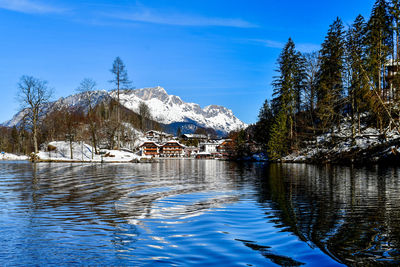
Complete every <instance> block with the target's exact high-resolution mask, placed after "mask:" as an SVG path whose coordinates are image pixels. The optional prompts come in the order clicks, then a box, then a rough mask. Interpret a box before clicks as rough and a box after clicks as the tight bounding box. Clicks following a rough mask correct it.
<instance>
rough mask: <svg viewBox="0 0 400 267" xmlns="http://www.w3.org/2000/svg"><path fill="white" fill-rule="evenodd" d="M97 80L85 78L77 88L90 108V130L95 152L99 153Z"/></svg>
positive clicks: (88, 113)
mask: <svg viewBox="0 0 400 267" xmlns="http://www.w3.org/2000/svg"><path fill="white" fill-rule="evenodd" d="M96 86H97V84H96V82H95V81H94V80H92V79H90V78H85V79H83V80H82V82H81V83H80V85H79V87H78V88H77V91H78V92H81V93H82V97H83V99H84V102H85V105H86V107H87V108H88V111H87V118H88V121H89V128H90V129H89V130H90V135H91V139H92V145H93V148H94V151H95V153H96V154H97V153H98V151H97V123H96V122H97V118H96V113H95V107H96V103H95V97H94V95H95V94H96V91H95V90H96Z"/></svg>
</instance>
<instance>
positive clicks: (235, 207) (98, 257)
mask: <svg viewBox="0 0 400 267" xmlns="http://www.w3.org/2000/svg"><path fill="white" fill-rule="evenodd" d="M399 173H400V169H397V168H385V167H370V168H362V169H355V168H350V167H338V166H336V167H329V166H323V167H318V166H313V165H300V164H284V165H275V164H272V165H268V164H246V165H240V164H235V163H230V162H222V161H213V160H204V161H202V160H197V161H195V160H165V161H161V162H159V163H153V164H109V165H107V164H105V165H89V164H87V165H82V164H54V163H53V164H49V163H40V164H31V163H27V162H23V163H21V162H19V163H18V162H0V265H114V266H115V265H118V266H121V265H122V266H126V265H141V266H143V265H154V264H161V265H167V266H171V265H177V266H182V265H210V266H216V265H219V266H221V265H223V266H265V265H267V266H268V265H285V266H300V265H304V264H307V265H310V266H313V265H314V266H336V265H342V264H346V265H360V266H366V265H376V264H382V265H388V264H393V265H396V264H400V261H399V260H400V250H399V249H400V179H399Z"/></svg>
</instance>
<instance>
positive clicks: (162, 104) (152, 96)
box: [3, 86, 247, 134]
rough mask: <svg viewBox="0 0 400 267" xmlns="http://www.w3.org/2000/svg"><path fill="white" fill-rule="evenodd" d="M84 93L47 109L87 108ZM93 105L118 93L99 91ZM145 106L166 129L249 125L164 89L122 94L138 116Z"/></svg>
mask: <svg viewBox="0 0 400 267" xmlns="http://www.w3.org/2000/svg"><path fill="white" fill-rule="evenodd" d="M83 94H84V93H80V94H76V95H71V96H69V97H66V98H60V99H59V100H57V101H55V102H51V103H49V105H48V109H53V108H59V107H63V106H72V107H86V103H85V97H84V95H83ZM92 97H93V99H92V101H93V103H96V104H98V103H101V102H102V101H106V100H109V99H111V98H114V99H117V91H110V92H107V91H104V90H103V91H96V92H95V93H94V94H93V96H92ZM142 102H144V103H145V104H146V105H147V106H148V107H149V109H150V111H151V115H152V118H153V119H154V120H156V121H158V122H159V123H161V124H164V125H166V126H170V125H175V127H178V126H180V125H183V126H185V129H187V130H195V129H196V128H197V127H205V128H212V129H214V130H216V131H217V132H219V133H223V134H224V133H228V132H230V131H232V130H237V129H240V128H244V127H246V126H247V125H246V124H245V123H244V122H242V121H240V120H239V119H238V118H236V117H235V115H234V114H233V112H232V110H230V109H227V108H225V107H223V106H217V105H210V106H206V107H205V108H201V107H200V105H198V104H195V103H186V102H184V101H183V100H182V99H181V98H180V97H179V96H174V95H168V94H167V92H166V91H165V89H164V88H162V87H159V86H158V87H154V88H143V89H136V90H120V103H121V105H123V106H124V107H126V108H127V109H130V110H132V111H134V112H136V113H138V112H139V105H140V103H142ZM23 115H24V112H23V111H22V112H19V113H17V114H16V115H15V116H14V117H13V118H12V119H11V120H10V121H7V122H5V123H4V124H3V125H4V126H7V127H12V126H14V125H17V124H18V123H19V122H20V121H21V120H22V118H23Z"/></svg>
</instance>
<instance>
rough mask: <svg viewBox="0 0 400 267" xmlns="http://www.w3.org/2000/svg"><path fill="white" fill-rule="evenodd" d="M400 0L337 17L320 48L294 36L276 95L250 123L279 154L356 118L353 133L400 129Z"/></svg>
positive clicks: (272, 153) (280, 65) (255, 135)
mask: <svg viewBox="0 0 400 267" xmlns="http://www.w3.org/2000/svg"><path fill="white" fill-rule="evenodd" d="M399 37H400V1H398V0H377V1H376V2H375V4H374V5H373V7H372V11H371V15H370V17H369V18H364V17H363V16H361V15H359V16H357V17H356V18H355V20H354V22H353V23H352V24H351V25H344V23H343V21H342V20H341V19H340V18H336V19H335V20H334V21H333V22H332V24H331V25H330V27H329V29H328V31H327V34H326V37H325V39H324V42H323V43H322V45H321V49H320V50H319V51H316V52H313V53H300V52H299V51H298V50H297V49H296V45H295V43H294V41H293V40H292V39H291V38H289V40H288V41H287V43H286V45H285V46H284V48H283V50H282V51H281V53H280V56H279V58H278V60H277V75H276V77H274V82H273V84H272V86H273V96H272V99H267V100H265V103H264V105H263V106H262V107H261V110H260V113H259V119H258V122H257V123H256V124H255V125H252V126H250V127H249V128H248V129H247V130H246V133H247V136H248V138H249V139H251V140H254V141H256V142H257V143H258V144H259V145H260V146H262V148H263V149H264V150H265V151H267V152H268V155H269V158H270V159H273V160H276V159H280V158H281V157H283V156H285V155H287V154H289V153H291V152H294V151H298V150H300V149H302V148H304V147H306V146H307V145H308V144H309V142H310V141H311V142H312V141H315V140H316V137H317V136H318V135H319V134H323V133H327V132H332V133H333V131H334V129H336V131H337V130H338V129H340V127H342V126H341V125H342V122H343V121H344V120H346V121H350V122H351V136H349V138H351V139H353V141H354V139H355V137H356V136H357V135H361V134H363V129H365V128H367V127H374V128H376V129H378V130H379V132H380V133H381V134H382V135H385V133H387V132H389V131H393V130H398V129H399V118H400V107H399V103H400V102H399V101H400V73H399V72H398V70H399V59H400V44H399V41H400V40H399Z"/></svg>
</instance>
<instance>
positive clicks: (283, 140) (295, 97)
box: [267, 38, 306, 159]
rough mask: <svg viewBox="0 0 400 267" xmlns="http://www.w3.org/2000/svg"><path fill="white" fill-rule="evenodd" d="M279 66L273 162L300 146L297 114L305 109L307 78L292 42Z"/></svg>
mask: <svg viewBox="0 0 400 267" xmlns="http://www.w3.org/2000/svg"><path fill="white" fill-rule="evenodd" d="M278 66H279V69H278V72H279V74H280V75H279V76H277V77H276V78H275V80H274V82H273V84H272V85H273V87H274V94H273V96H274V99H273V100H272V113H273V114H274V115H275V118H274V121H273V124H272V126H270V127H271V128H270V136H269V140H268V143H267V151H268V153H269V155H270V157H271V158H272V159H277V158H279V157H281V156H283V155H284V154H286V153H287V152H288V148H289V147H292V146H293V145H297V142H296V140H295V132H296V112H299V111H300V108H301V92H302V90H303V88H304V79H305V77H306V75H305V70H304V69H305V68H304V59H303V57H302V55H301V54H300V53H299V52H297V51H296V49H295V44H294V42H293V41H292V39H290V38H289V40H288V42H287V44H286V45H285V47H284V48H283V50H282V52H281V54H280V57H279V59H278ZM288 142H289V143H290V144H288Z"/></svg>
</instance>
